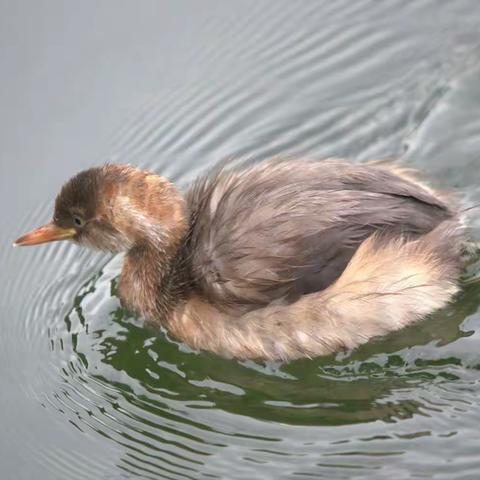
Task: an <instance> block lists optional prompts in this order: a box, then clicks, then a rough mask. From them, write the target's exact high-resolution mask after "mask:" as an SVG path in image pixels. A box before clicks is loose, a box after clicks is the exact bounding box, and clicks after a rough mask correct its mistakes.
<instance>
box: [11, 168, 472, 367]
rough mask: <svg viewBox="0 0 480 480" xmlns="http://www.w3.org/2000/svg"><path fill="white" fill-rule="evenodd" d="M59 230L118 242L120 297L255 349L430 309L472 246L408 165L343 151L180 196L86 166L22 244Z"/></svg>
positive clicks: (164, 186)
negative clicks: (359, 159) (357, 160)
mask: <svg viewBox="0 0 480 480" xmlns="http://www.w3.org/2000/svg"><path fill="white" fill-rule="evenodd" d="M449 203H451V202H449ZM63 238H71V239H73V240H74V241H76V242H78V243H80V244H83V245H87V246H91V247H96V248H100V249H103V250H110V251H114V252H119V251H125V252H126V256H125V260H124V265H123V269H122V274H121V278H120V283H119V295H120V298H121V301H122V304H123V305H125V306H126V307H127V308H128V309H131V310H135V311H138V312H139V313H141V314H142V315H143V316H145V317H146V318H147V319H148V320H149V321H151V322H155V323H157V324H160V325H163V326H165V327H166V328H167V329H168V330H169V331H170V332H171V333H172V334H173V335H174V336H176V337H177V338H179V339H180V340H183V341H185V342H186V343H188V344H189V345H191V346H193V347H194V348H200V349H205V350H211V351H213V352H216V353H218V354H221V355H224V356H232V357H236V358H255V359H291V358H298V357H305V356H306V357H313V356H316V355H323V354H327V353H332V352H335V351H338V350H341V349H345V348H354V347H356V346H358V345H360V344H361V343H364V342H366V341H367V340H369V339H370V338H372V337H374V336H377V335H383V334H385V333H387V332H389V331H393V330H397V329H399V328H402V327H403V326H405V325H407V324H409V323H412V322H414V321H416V320H418V319H420V318H423V317H425V316H426V315H428V314H429V313H431V312H433V311H435V310H437V309H439V308H441V307H443V306H444V305H446V304H447V303H448V302H449V301H450V300H451V299H452V297H453V296H454V295H455V293H456V292H457V290H458V278H459V275H460V271H461V267H462V260H461V259H462V254H463V253H464V252H465V251H466V247H467V245H468V238H467V233H466V227H465V225H464V222H463V219H461V218H460V214H459V212H458V210H457V207H456V206H455V205H453V206H452V205H447V201H446V198H444V197H443V196H442V195H440V194H439V193H437V192H435V191H433V190H432V189H430V188H429V187H427V186H425V185H423V184H422V183H421V182H420V181H418V180H417V179H415V178H414V177H413V176H412V175H411V174H410V173H409V172H407V171H403V170H401V169H398V168H397V167H392V166H388V165H382V164H367V165H352V164H350V163H348V162H345V161H341V160H325V161H322V162H313V161H278V160H275V161H269V162H264V163H261V164H258V165H256V166H253V167H249V168H246V169H238V170H235V169H232V170H229V169H225V168H219V169H217V170H216V171H214V172H211V174H210V175H207V176H206V177H204V178H201V179H199V180H198V181H197V182H195V183H194V184H193V185H192V186H191V187H190V188H189V189H188V191H187V192H186V194H185V195H182V194H181V193H180V192H179V191H178V190H177V189H176V188H175V187H174V186H173V185H172V184H171V183H169V182H168V181H167V180H166V179H164V178H162V177H160V176H158V175H156V174H153V173H150V172H144V171H140V170H138V169H135V168H133V167H130V166H119V165H107V166H104V167H100V168H93V169H90V170H86V171H84V172H81V173H79V174H78V175H76V176H75V177H73V178H72V179H71V180H70V181H69V182H67V183H66V184H65V186H64V187H63V188H62V191H61V192H60V194H59V196H58V197H57V200H56V204H55V215H54V220H53V222H52V223H51V224H49V225H47V226H44V227H41V228H40V229H37V230H36V231H34V232H32V233H30V234H27V235H26V236H24V237H22V238H20V239H19V240H17V244H19V245H31V244H36V243H42V242H45V241H52V240H57V239H63Z"/></svg>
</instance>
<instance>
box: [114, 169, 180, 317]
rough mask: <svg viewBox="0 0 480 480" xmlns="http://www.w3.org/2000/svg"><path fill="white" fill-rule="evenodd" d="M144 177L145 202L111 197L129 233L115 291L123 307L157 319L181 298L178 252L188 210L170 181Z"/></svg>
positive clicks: (126, 197) (131, 198)
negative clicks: (147, 187)
mask: <svg viewBox="0 0 480 480" xmlns="http://www.w3.org/2000/svg"><path fill="white" fill-rule="evenodd" d="M149 183H150V188H152V189H153V191H152V190H151V191H150V195H149V196H148V202H145V201H144V202H143V203H139V201H138V199H137V201H135V198H134V197H129V196H118V198H117V202H116V203H117V208H116V211H117V212H118V218H117V224H118V223H120V222H121V223H123V230H124V231H125V232H127V235H128V238H129V239H130V246H129V248H128V250H127V253H126V255H125V259H124V263H123V268H122V274H121V277H120V283H119V296H120V299H121V301H122V305H124V306H125V307H126V308H128V309H129V310H131V311H135V312H138V313H140V314H141V315H142V316H144V317H146V318H147V319H151V320H153V319H155V320H157V321H160V322H161V321H162V319H163V318H167V316H168V313H169V311H170V310H171V308H173V306H174V305H175V304H176V303H177V302H178V301H180V300H181V292H179V285H180V284H181V283H182V282H181V281H179V280H178V278H177V277H179V275H181V272H179V266H178V263H179V262H178V257H179V255H180V251H181V247H182V245H183V244H184V239H185V237H186V234H187V230H188V212H187V208H186V203H185V200H184V198H183V196H182V195H181V194H180V192H179V191H178V190H177V189H176V188H175V187H174V186H173V185H172V184H170V183H169V182H167V181H166V180H165V179H163V178H162V177H158V176H155V178H153V179H150V180H149Z"/></svg>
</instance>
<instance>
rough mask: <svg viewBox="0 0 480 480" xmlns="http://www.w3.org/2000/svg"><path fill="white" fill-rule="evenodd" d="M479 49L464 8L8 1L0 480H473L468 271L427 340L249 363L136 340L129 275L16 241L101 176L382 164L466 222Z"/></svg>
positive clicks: (2, 135) (475, 166) (102, 261)
mask: <svg viewBox="0 0 480 480" xmlns="http://www.w3.org/2000/svg"><path fill="white" fill-rule="evenodd" d="M479 34H480V11H479V10H478V4H477V2H476V1H475V0H469V1H464V0H457V1H455V2H439V1H424V2H413V1H412V2H405V1H404V0H397V1H393V0H389V1H384V2H377V1H373V0H372V1H366V0H360V1H356V2H350V1H347V0H340V1H336V2H329V1H316V2H308V1H273V0H272V1H263V2H254V1H247V0H245V1H243V0H242V1H238V2H235V3H233V2H221V1H206V2H201V3H199V2H194V1H171V2H156V1H144V2H141V3H138V2H133V1H113V0H112V1H108V0H107V1H103V2H94V1H93V0H88V1H83V2H76V3H71V2H63V1H60V0H47V1H43V2H35V1H33V0H32V1H20V2H7V1H0V60H1V62H0V69H1V72H2V86H3V88H2V89H1V90H0V104H1V105H2V113H1V116H0V121H1V128H0V160H1V161H0V168H1V179H2V188H1V189H0V199H1V203H0V208H1V209H2V211H1V214H2V229H1V230H0V240H1V245H2V249H1V251H0V255H1V265H2V267H3V268H2V269H1V272H0V276H1V285H2V288H1V291H0V306H1V313H2V315H1V317H0V326H1V334H0V381H1V387H2V393H1V395H0V407H1V409H0V420H1V424H2V432H1V433H0V465H1V470H2V478H5V479H15V480H17V479H31V478H36V479H82V480H83V479H99V478H104V479H120V478H132V479H137V478H142V479H161V478H167V479H197V478H228V479H237V478H238V479H240V478H246V479H251V478H272V479H283V478H297V477H298V478H308V477H311V478H326V479H337V478H338V479H350V478H359V479H361V478H365V479H383V478H395V479H402V478H432V477H433V478H442V479H449V480H450V479H470V478H471V479H475V478H478V474H479V470H480V457H479V455H478V453H479V440H480V434H479V431H478V422H479V420H480V406H479V402H478V398H479V394H480V383H479V380H480V353H479V352H480V335H479V333H478V331H479V330H480V314H479V306H480V284H479V283H477V282H476V281H475V280H476V277H477V276H478V275H479V268H478V265H477V266H476V265H474V266H472V267H471V269H470V271H469V272H468V275H467V278H466V281H465V286H464V288H463V291H462V293H461V294H460V295H459V296H458V298H457V300H456V301H455V302H454V303H453V304H452V305H451V306H449V307H448V308H446V309H445V310H444V311H442V312H439V313H438V314H436V315H434V316H433V317H432V318H430V319H428V320H426V321H424V322H423V323H421V324H418V325H416V326H414V327H411V328H407V329H405V330H403V331H401V332H397V333H395V334H392V335H390V336H388V337H386V338H383V339H378V340H375V341H372V342H370V343H369V344H367V345H365V346H363V347H362V348H360V349H358V350H357V351H354V352H350V353H348V354H342V355H337V356H331V357H326V358H320V359H316V360H313V361H312V360H299V361H295V362H291V363H288V364H281V363H267V364H260V363H255V362H237V361H234V360H224V359H221V358H218V357H216V356H214V355H211V354H208V353H202V352H196V351H192V350H191V349H189V348H187V347H185V346H184V345H183V344H181V343H178V342H175V341H174V340H172V339H170V338H168V336H166V335H160V336H158V335H154V334H153V333H152V332H151V331H149V330H147V329H145V328H143V327H142V323H141V321H140V320H138V319H135V318H132V317H130V316H129V315H128V314H127V312H125V311H123V310H122V309H121V308H120V306H119V302H118V299H117V297H116V295H115V286H116V279H117V277H118V273H119V270H120V267H121V259H119V258H112V257H110V256H106V255H101V254H92V253H89V252H86V251H82V250H80V249H78V248H77V247H75V246H71V245H49V246H41V247H38V248H36V249H15V250H14V249H12V248H11V246H10V245H11V241H12V239H14V238H16V237H17V236H18V235H19V234H20V233H23V232H24V231H26V230H28V229H30V228H32V227H34V226H36V225H38V224H40V223H42V222H44V221H46V220H48V218H49V216H50V214H51V207H52V200H53V198H54V196H55V194H56V192H57V190H58V189H59V187H60V185H61V183H62V182H63V181H64V180H65V179H66V178H68V177H69V176H70V175H71V174H73V173H74V172H76V171H78V170H80V169H82V168H85V167H88V166H90V165H95V164H101V163H102V162H105V161H114V162H128V163H132V164H135V165H139V166H143V167H149V168H152V169H154V170H156V171H158V172H159V173H162V174H164V175H166V176H168V177H169V178H171V179H173V180H174V181H176V182H178V183H179V184H180V185H181V186H182V187H185V186H186V185H187V184H188V183H189V181H191V180H192V179H193V178H194V177H195V176H196V175H197V174H199V173H200V172H202V171H205V170H206V169H207V168H208V167H209V166H211V165H213V164H214V163H215V162H217V161H219V160H221V159H224V158H227V157H234V158H241V159H248V161H250V162H257V161H261V160H262V159H265V158H268V157H271V156H280V155H290V156H308V157H312V158H322V157H326V156H340V157H348V158H350V159H351V160H352V161H354V162H363V161H366V160H370V159H384V158H389V159H395V161H396V162H398V163H399V164H401V165H406V166H412V167H416V168H420V169H422V170H423V171H425V173H426V174H427V175H428V177H429V178H431V179H432V180H433V181H434V182H435V183H436V184H437V185H439V186H441V187H445V188H452V187H454V188H456V189H458V190H459V191H460V192H461V193H462V195H463V196H464V198H465V199H466V201H468V202H470V203H479V202H480V188H479V184H480V161H479V157H478V152H479V151H480V120H479V115H478V112H479V108H480V81H479V80H480V48H479V47H480V36H479ZM479 226H480V221H478V220H477V221H476V223H475V225H474V227H475V228H476V230H477V234H478V231H479Z"/></svg>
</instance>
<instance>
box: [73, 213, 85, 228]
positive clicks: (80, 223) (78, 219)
mask: <svg viewBox="0 0 480 480" xmlns="http://www.w3.org/2000/svg"><path fill="white" fill-rule="evenodd" d="M73 223H74V224H75V225H76V226H77V227H83V224H84V223H85V222H84V221H83V218H82V217H80V216H79V215H73Z"/></svg>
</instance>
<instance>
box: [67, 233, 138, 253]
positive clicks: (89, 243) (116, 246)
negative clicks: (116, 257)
mask: <svg viewBox="0 0 480 480" xmlns="http://www.w3.org/2000/svg"><path fill="white" fill-rule="evenodd" d="M72 240H73V241H74V242H75V243H76V244H77V245H79V246H81V247H85V248H88V249H90V250H96V251H100V252H109V253H120V252H124V251H127V250H128V249H129V248H130V246H131V245H130V242H127V241H126V240H124V239H119V238H118V237H116V236H113V235H99V236H98V237H94V236H91V235H82V234H79V235H76V236H75V237H74V238H73V239H72Z"/></svg>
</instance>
